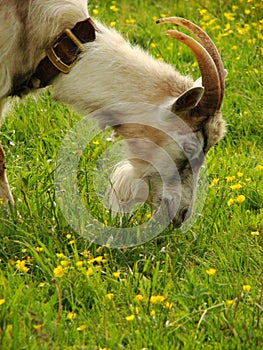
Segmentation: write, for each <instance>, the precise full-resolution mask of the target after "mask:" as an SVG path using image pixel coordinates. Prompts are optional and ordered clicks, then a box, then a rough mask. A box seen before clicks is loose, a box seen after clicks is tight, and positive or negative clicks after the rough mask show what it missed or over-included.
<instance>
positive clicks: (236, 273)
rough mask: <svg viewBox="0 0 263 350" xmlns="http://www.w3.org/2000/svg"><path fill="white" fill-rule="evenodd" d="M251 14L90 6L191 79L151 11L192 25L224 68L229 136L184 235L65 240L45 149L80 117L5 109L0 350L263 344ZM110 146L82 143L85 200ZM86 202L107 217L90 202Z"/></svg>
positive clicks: (217, 151) (200, 5) (255, 32)
mask: <svg viewBox="0 0 263 350" xmlns="http://www.w3.org/2000/svg"><path fill="white" fill-rule="evenodd" d="M262 9H263V6H262V3H261V2H260V1H259V0H248V1H247V0H239V1H227V2H223V1H206V0H203V1H192V0H190V1H187V2H180V3H178V4H177V3H176V2H174V1H168V0H165V1H160V2H157V3H156V1H154V2H153V1H143V0H136V1H122V2H121V4H119V3H118V2H113V1H105V0H104V1H102V0H99V1H96V2H91V4H90V13H91V14H94V15H96V16H97V17H98V18H100V19H101V20H102V21H104V22H105V23H107V24H109V25H111V26H115V27H116V28H117V29H118V30H119V31H121V32H123V33H124V35H125V36H128V37H129V39H130V40H131V41H132V42H135V43H138V44H140V45H142V46H143V47H146V48H148V49H149V50H150V51H151V53H152V54H153V55H154V56H155V57H156V58H158V59H164V60H166V61H168V62H170V63H173V64H176V67H177V69H178V70H180V71H181V72H182V73H184V74H192V75H193V76H195V77H197V76H198V69H197V68H196V64H195V63H194V60H193V57H192V55H191V53H189V51H188V50H187V49H186V48H185V47H183V46H182V45H181V44H177V43H175V42H171V40H169V39H168V38H166V37H165V36H163V30H164V27H159V26H155V25H154V23H153V17H155V16H156V17H160V16H161V15H163V14H165V15H177V16H184V17H186V18H188V19H190V20H193V21H195V22H196V23H199V24H201V25H202V27H203V28H205V29H206V31H207V32H208V33H209V34H210V35H211V37H212V38H213V39H214V41H215V43H216V44H217V46H218V47H219V50H220V52H221V54H222V58H223V61H224V63H225V67H226V69H227V70H228V77H227V81H226V96H225V100H224V104H223V114H224V117H225V119H226V121H227V123H228V133H227V135H226V137H225V138H224V140H223V141H221V142H220V143H219V144H218V145H217V146H216V147H215V148H214V149H213V150H211V151H210V152H209V154H208V157H207V169H208V177H209V183H210V186H209V190H208V194H207V198H206V203H205V207H204V209H203V211H202V213H201V216H200V217H199V218H198V220H197V221H196V222H195V223H194V225H193V226H192V228H191V230H188V231H186V232H183V233H182V232H180V231H176V230H174V231H172V230H168V232H165V233H163V234H162V235H161V236H160V237H158V238H157V239H154V240H152V241H150V242H147V243H145V244H143V245H141V246H136V247H133V248H129V249H110V248H109V247H107V246H98V245H95V244H92V243H91V242H89V241H88V240H85V239H83V238H82V237H80V236H79V235H78V234H76V233H75V232H74V231H73V230H72V228H71V227H70V226H69V224H68V223H67V221H66V220H65V219H64V218H63V215H62V214H61V212H60V209H59V206H58V205H56V199H55V193H54V182H53V181H54V180H53V176H54V169H55V159H56V155H57V152H58V149H59V146H60V144H61V142H62V140H63V138H64V137H65V135H66V132H67V130H70V129H71V128H72V127H73V126H74V125H75V124H76V122H77V121H78V120H80V118H81V117H80V116H78V115H77V114H76V113H75V112H74V111H72V110H71V109H70V108H69V107H67V106H63V105H60V104H58V103H55V102H54V101H52V97H51V94H50V92H46V93H45V94H44V95H43V96H42V97H40V98H39V99H37V100H35V99H33V98H27V99H26V100H25V101H24V102H22V103H20V104H18V105H15V107H14V110H13V111H12V112H11V113H10V115H9V116H8V118H7V119H6V120H5V122H4V123H3V125H2V128H1V140H2V143H3V145H4V148H5V152H6V156H7V167H8V174H9V180H10V183H11V186H12V188H13V189H14V190H13V193H14V196H15V198H16V202H17V207H18V210H19V212H20V214H21V217H22V220H19V219H18V218H17V217H16V215H15V214H12V213H11V214H10V215H8V216H7V215H5V214H4V213H2V214H1V218H0V235H1V244H0V258H1V260H0V267H1V269H0V339H1V340H0V344H1V345H0V347H1V349H3V350H9V349H13V350H15V349H19V350H21V349H63V350H65V349H92V350H93V349H111V350H115V349H132V350H137V349H138V350H139V349H152V350H155V349H158V350H159V349H162V350H165V349H261V348H262V347H263V331H262V327H263V325H262V322H263V312H262V311H263V275H262V271H263V259H262V256H263V206H262V203H263V186H262V180H263V171H262V168H263V160H262V152H263V146H262V135H263V128H262V125H263V116H262V108H261V107H262V54H263V51H262V50H263V49H262V38H263V36H262V28H263V20H262V17H260V13H262ZM107 146H108V144H107V141H106V140H105V137H104V138H103V137H101V138H100V139H99V140H97V141H96V142H95V143H94V142H91V143H90V145H89V146H88V147H87V148H86V149H85V154H84V155H85V156H84V157H83V159H84V160H87V159H90V165H85V164H86V162H85V161H83V159H82V163H81V166H80V170H79V184H80V187H81V188H82V189H83V193H84V195H85V194H86V192H92V189H90V188H89V187H87V186H88V185H87V181H85V179H86V177H85V176H86V175H85V174H86V173H89V169H91V168H92V167H94V164H95V162H96V159H95V160H94V159H92V158H94V156H95V155H98V156H99V155H100V154H102V153H103V152H104V151H105V149H106V148H107ZM86 170H87V171H86ZM238 184H240V185H241V187H240V186H236V185H238ZM85 186H86V187H85ZM231 186H232V187H231ZM239 187H240V188H239ZM89 198H90V199H89ZM87 200H90V204H89V205H90V207H91V209H92V210H93V212H95V213H96V212H97V213H98V215H100V218H101V220H105V213H102V212H101V206H100V205H99V204H98V200H97V198H96V197H95V196H94V195H93V194H92V193H91V194H90V197H88V198H87ZM142 216H143V214H142ZM193 233H194V234H193ZM195 236H196V238H195Z"/></svg>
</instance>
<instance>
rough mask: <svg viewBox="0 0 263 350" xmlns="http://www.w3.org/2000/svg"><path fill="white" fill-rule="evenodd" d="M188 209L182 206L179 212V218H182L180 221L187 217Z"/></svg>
mask: <svg viewBox="0 0 263 350" xmlns="http://www.w3.org/2000/svg"><path fill="white" fill-rule="evenodd" d="M188 210H189V208H188V207H184V208H183V209H182V210H181V212H180V218H181V220H182V223H183V222H184V221H186V220H187V219H188V218H189V213H188Z"/></svg>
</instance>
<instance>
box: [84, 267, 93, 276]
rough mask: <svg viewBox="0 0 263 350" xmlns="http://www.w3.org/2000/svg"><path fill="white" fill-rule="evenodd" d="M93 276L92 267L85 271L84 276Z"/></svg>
mask: <svg viewBox="0 0 263 350" xmlns="http://www.w3.org/2000/svg"><path fill="white" fill-rule="evenodd" d="M93 274H94V270H93V268H92V267H89V268H88V270H87V271H86V275H87V276H88V277H89V276H91V275H93Z"/></svg>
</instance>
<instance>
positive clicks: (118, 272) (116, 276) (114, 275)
mask: <svg viewBox="0 0 263 350" xmlns="http://www.w3.org/2000/svg"><path fill="white" fill-rule="evenodd" d="M120 274H121V273H120V271H117V272H113V273H112V276H113V277H115V278H119V277H120Z"/></svg>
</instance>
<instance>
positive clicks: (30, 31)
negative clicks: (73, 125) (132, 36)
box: [0, 0, 225, 226]
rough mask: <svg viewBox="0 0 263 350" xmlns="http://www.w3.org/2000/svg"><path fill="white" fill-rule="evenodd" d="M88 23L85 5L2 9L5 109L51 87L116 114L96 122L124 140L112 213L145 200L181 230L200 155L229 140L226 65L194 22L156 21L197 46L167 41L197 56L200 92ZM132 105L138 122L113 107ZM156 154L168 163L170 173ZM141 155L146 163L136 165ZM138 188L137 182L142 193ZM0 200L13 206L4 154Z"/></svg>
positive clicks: (41, 2)
mask: <svg viewBox="0 0 263 350" xmlns="http://www.w3.org/2000/svg"><path fill="white" fill-rule="evenodd" d="M88 18H89V15H88V11H87V1H86V0H63V1H62V0H24V1H21V0H8V2H7V1H5V0H0V27H1V31H0V33H1V34H0V48H1V56H0V109H2V107H3V105H4V102H5V100H6V99H7V98H8V96H11V95H22V94H24V93H25V92H27V90H30V89H34V88H38V87H42V86H46V85H52V87H53V93H54V98H55V99H57V100H60V101H62V102H64V103H67V104H71V105H72V106H73V107H75V108H76V109H77V110H78V111H80V112H81V113H85V114H86V113H90V112H93V111H96V110H98V109H100V108H106V107H108V106H111V105H114V106H115V107H114V108H113V109H111V108H109V113H105V119H104V120H100V123H101V124H104V125H107V124H109V125H111V126H113V129H114V130H115V132H116V133H117V134H118V135H121V136H123V137H124V138H126V139H128V141H127V142H128V145H129V150H130V154H131V159H130V160H129V161H126V162H124V163H121V164H119V165H117V167H116V169H115V172H114V174H113V177H112V181H111V183H112V185H111V187H110V189H109V193H108V197H109V200H110V205H111V206H112V207H113V210H120V211H121V212H123V211H126V210H127V208H128V209H129V208H130V207H131V206H132V205H133V204H134V203H136V202H138V201H141V200H142V198H143V200H146V201H148V202H149V203H151V204H153V205H154V206H156V207H158V205H160V203H162V205H163V207H164V209H165V210H166V212H167V214H168V216H169V218H170V221H171V222H172V223H173V224H174V225H176V226H180V225H181V223H182V222H183V221H184V220H186V219H187V218H188V217H189V216H190V214H191V211H192V206H193V198H194V194H195V189H196V183H197V177H198V172H199V169H200V166H201V165H202V163H203V154H206V152H207V151H208V150H209V148H210V147H211V146H213V145H214V144H215V143H216V142H217V141H218V140H219V139H220V138H221V137H222V136H223V134H224V132H225V123H224V121H223V119H222V116H221V112H220V106H221V102H222V99H223V95H224V69H223V65H222V62H221V59H220V56H219V54H218V52H217V50H216V48H215V46H214V44H213V43H212V41H211V39H210V38H209V37H208V36H207V35H206V34H205V33H204V32H203V31H202V30H201V29H200V28H199V27H197V26H196V25H194V24H192V23H191V22H189V21H187V20H185V19H182V18H177V17H171V18H164V19H161V20H159V21H158V23H161V22H163V23H174V24H176V25H180V26H183V27H185V28H187V29H188V30H189V31H190V32H192V33H193V34H194V35H195V36H196V37H197V38H198V40H199V42H200V43H198V42H196V41H195V40H194V39H192V38H191V37H188V36H187V35H185V34H183V33H180V32H178V31H176V30H169V31H168V32H167V34H168V35H170V36H171V37H173V38H175V39H177V40H179V41H181V42H183V43H185V44H186V45H187V46H188V47H189V48H190V49H191V50H192V52H193V54H194V55H195V57H196V59H197V61H198V64H199V68H200V71H201V75H202V86H197V84H195V83H194V81H193V80H192V78H190V77H185V76H182V75H181V74H180V73H178V72H177V71H175V70H174V68H173V67H172V66H170V65H168V64H166V63H164V62H160V61H157V60H155V59H154V58H153V57H151V56H150V55H149V54H148V53H146V52H145V51H143V50H142V49H140V48H139V47H137V46H135V47H133V46H131V45H130V44H129V43H128V42H127V41H125V40H124V39H123V38H122V37H121V36H120V35H119V34H118V33H117V32H116V31H115V30H113V29H109V28H107V27H105V26H103V25H102V24H101V23H99V22H97V21H96V23H94V22H93V21H92V20H91V19H89V20H87V19H88ZM66 29H71V30H72V31H68V30H67V31H65V30H66ZM63 32H64V34H63V35H61V33H63ZM56 38H58V39H57V40H56ZM54 41H55V42H54ZM58 42H60V43H59V44H58ZM61 42H62V45H60V44H61ZM63 61H64V63H63ZM51 62H52V63H51ZM46 65H47V66H46ZM50 71H51V73H50ZM127 102H135V103H142V105H141V107H140V104H139V105H138V106H139V107H138V108H141V111H140V113H139V118H138V110H137V112H136V115H135V114H134V113H133V111H125V112H124V114H125V113H126V115H127V118H130V119H128V120H127V118H126V117H125V116H123V113H121V112H120V111H118V110H117V109H116V108H117V107H116V105H117V104H123V103H124V104H125V103H127ZM144 104H145V106H144ZM149 105H151V106H153V105H155V106H156V109H158V108H166V109H167V110H168V111H170V114H171V113H174V119H173V118H168V119H167V120H164V119H162V120H160V119H158V118H157V117H156V116H155V115H153V116H152V115H151V114H149V113H148V112H149ZM143 106H144V107H145V108H144V107H143ZM147 106H148V107H147ZM147 111H148V112H147ZM178 117H180V118H178ZM176 118H177V119H176ZM113 119H114V122H113ZM178 119H180V120H182V121H183V122H184V123H185V125H187V126H188V130H187V128H184V127H182V124H180V123H179V122H178ZM176 120H177V121H176ZM139 121H140V122H139ZM142 122H143V123H142ZM127 123H129V124H127ZM142 124H144V125H142ZM189 130H191V131H192V134H193V135H194V136H195V138H196V140H198V142H196V140H195V141H193V139H192V138H191V136H190V134H189ZM166 131H167V133H166ZM171 132H172V133H173V132H174V133H177V134H179V135H181V139H180V140H181V141H180V142H181V144H180V145H178V144H176V143H175V142H174V141H171V137H170V136H171ZM169 135H170V136H169ZM131 139H132V141H131ZM148 143H151V144H154V145H156V147H157V148H156V149H155V147H152V146H149V144H148ZM197 143H198V144H197ZM200 145H201V148H200ZM158 147H159V148H161V149H163V150H165V151H166V152H167V153H168V154H169V156H170V157H171V158H172V161H173V165H175V167H176V169H177V170H176V171H175V172H174V173H170V171H169V169H170V168H169V164H167V162H168V160H167V159H166V158H163V157H162V153H158V149H159V148H158ZM142 150H143V151H142ZM141 152H142V153H143V154H144V157H143V159H138V158H139V157H138V154H139V153H141ZM153 158H156V159H157V161H158V165H160V167H162V169H165V172H166V174H165V176H162V178H160V174H158V172H157V170H156V169H155V168H154V166H152V165H151V164H150V161H148V159H153ZM145 159H146V160H145ZM165 159H166V160H165ZM166 169H167V171H166ZM171 169H172V168H171ZM138 180H140V181H139V182H138ZM135 183H136V184H138V183H139V185H138V186H137V188H135V187H136V186H135V185H134V184H135ZM145 186H146V187H145ZM179 187H180V191H181V195H180V197H181V199H180V203H178V200H179V199H178V198H179V196H178V193H179ZM145 188H146V189H147V191H148V188H150V189H151V191H148V192H147V191H146V192H147V195H146V197H145V195H142V192H143V191H142V189H143V190H144V193H145ZM150 192H151V193H150ZM0 197H2V198H4V199H5V200H6V201H9V202H10V203H11V205H14V200H13V197H12V194H11V191H10V188H9V185H8V181H7V178H6V173H5V159H4V153H3V150H2V148H1V150H0Z"/></svg>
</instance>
